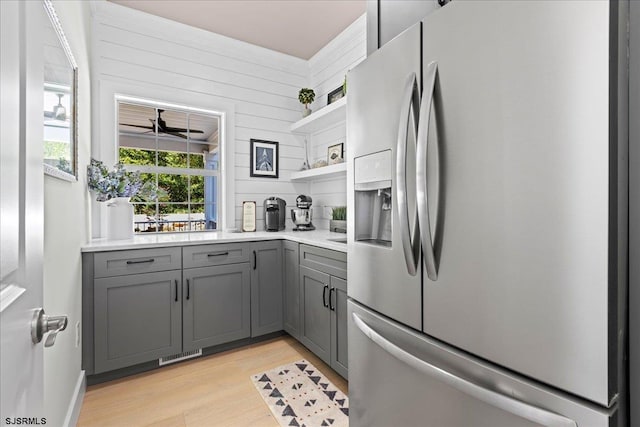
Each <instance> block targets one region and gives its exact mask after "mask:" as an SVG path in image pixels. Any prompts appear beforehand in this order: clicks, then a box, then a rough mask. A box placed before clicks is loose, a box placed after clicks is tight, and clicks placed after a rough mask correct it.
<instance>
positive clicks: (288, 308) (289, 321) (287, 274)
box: [282, 240, 300, 340]
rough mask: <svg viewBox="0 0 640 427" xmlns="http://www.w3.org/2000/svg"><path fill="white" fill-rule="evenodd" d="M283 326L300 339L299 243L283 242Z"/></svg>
mask: <svg viewBox="0 0 640 427" xmlns="http://www.w3.org/2000/svg"><path fill="white" fill-rule="evenodd" d="M282 249H283V268H282V270H283V275H284V282H283V286H284V289H283V292H284V299H283V301H284V306H283V326H284V330H285V331H286V332H287V333H288V334H289V335H291V336H292V337H294V338H296V339H298V340H299V339H300V285H299V283H300V278H299V276H298V275H299V271H300V269H299V253H300V250H299V247H298V243H295V242H290V241H288V240H285V241H284V242H283V246H282Z"/></svg>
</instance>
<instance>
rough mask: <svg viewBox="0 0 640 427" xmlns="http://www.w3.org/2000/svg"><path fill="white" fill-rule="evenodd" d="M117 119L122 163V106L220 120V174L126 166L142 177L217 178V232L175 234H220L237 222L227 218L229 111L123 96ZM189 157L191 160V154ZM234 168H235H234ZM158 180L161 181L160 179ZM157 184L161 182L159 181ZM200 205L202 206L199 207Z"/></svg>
mask: <svg viewBox="0 0 640 427" xmlns="http://www.w3.org/2000/svg"><path fill="white" fill-rule="evenodd" d="M114 101H115V102H114V106H115V108H114V110H115V111H114V115H115V121H114V123H115V138H114V140H115V144H114V146H115V157H116V162H119V161H120V131H119V123H120V120H119V110H120V109H119V105H120V103H128V104H135V105H140V106H144V107H149V108H154V109H165V110H172V111H177V112H180V113H185V114H187V115H188V114H200V115H207V116H211V117H212V118H214V117H217V118H218V147H217V152H218V168H217V169H216V170H210V169H192V168H189V167H187V168H173V167H168V166H157V165H153V166H149V165H128V164H124V167H125V169H127V170H132V171H133V170H139V171H140V172H141V173H153V174H156V175H158V174H168V175H182V176H186V175H188V176H202V177H213V176H215V177H217V192H216V193H217V195H218V197H217V199H218V200H216V201H215V209H216V228H215V229H213V230H206V229H205V230H187V231H172V232H177V233H192V232H193V233H201V232H217V231H222V230H223V227H225V228H228V226H227V225H226V224H228V223H229V221H231V222H233V221H234V219H233V218H230V219H228V218H227V213H228V212H229V210H228V209H227V204H228V203H229V200H228V195H229V191H228V187H229V186H228V183H227V180H228V179H227V177H226V171H227V170H229V168H227V167H226V166H227V163H228V162H229V156H228V154H227V151H229V150H230V149H229V148H227V145H228V144H227V141H228V139H227V138H228V135H227V119H228V117H227V113H226V112H225V111H219V110H214V109H206V108H200V107H194V106H189V105H183V104H175V103H172V102H166V101H158V100H153V99H148V98H139V97H133V96H128V95H121V94H115V96H114ZM156 141H157V139H156ZM125 148H130V147H125ZM155 150H156V153H157V152H158V145H157V142H156V149H155ZM187 156H189V154H187ZM231 167H233V165H231ZM156 179H157V178H156ZM156 182H157V181H156ZM168 203H176V202H168ZM187 203H188V206H189V207H191V196H189V200H188V202H187ZM155 204H156V214H157V213H158V209H159V207H160V205H162V204H163V202H160V201H158V200H156V201H155ZM197 204H198V205H199V203H197ZM206 205H207V204H206V203H205V204H204V205H203V206H206ZM168 233H170V232H166V231H162V232H161V231H158V230H156V231H155V232H140V233H138V234H143V235H146V234H168Z"/></svg>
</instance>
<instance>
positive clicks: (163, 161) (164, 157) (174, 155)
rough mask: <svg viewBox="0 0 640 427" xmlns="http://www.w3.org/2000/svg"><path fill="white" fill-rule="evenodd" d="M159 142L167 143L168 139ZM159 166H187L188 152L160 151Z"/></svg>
mask: <svg viewBox="0 0 640 427" xmlns="http://www.w3.org/2000/svg"><path fill="white" fill-rule="evenodd" d="M158 143H159V144H164V145H165V146H166V145H167V142H166V141H158ZM158 166H166V167H170V168H186V167H187V153H180V152H176V151H158Z"/></svg>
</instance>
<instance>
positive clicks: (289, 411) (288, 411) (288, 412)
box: [282, 405, 297, 417]
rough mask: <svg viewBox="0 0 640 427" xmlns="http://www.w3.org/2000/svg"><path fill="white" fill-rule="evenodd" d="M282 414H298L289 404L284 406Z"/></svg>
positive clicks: (287, 415)
mask: <svg viewBox="0 0 640 427" xmlns="http://www.w3.org/2000/svg"><path fill="white" fill-rule="evenodd" d="M282 416H283V417H295V416H297V415H296V413H295V412H293V409H291V406H289V405H287V406H286V407H285V408H284V411H282Z"/></svg>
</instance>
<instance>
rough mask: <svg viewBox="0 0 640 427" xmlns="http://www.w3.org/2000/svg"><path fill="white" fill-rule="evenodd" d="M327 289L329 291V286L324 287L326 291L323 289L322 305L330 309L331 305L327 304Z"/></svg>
mask: <svg viewBox="0 0 640 427" xmlns="http://www.w3.org/2000/svg"><path fill="white" fill-rule="evenodd" d="M327 289H329V285H324V289H322V305H323V306H325V307H329V304H327Z"/></svg>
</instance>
